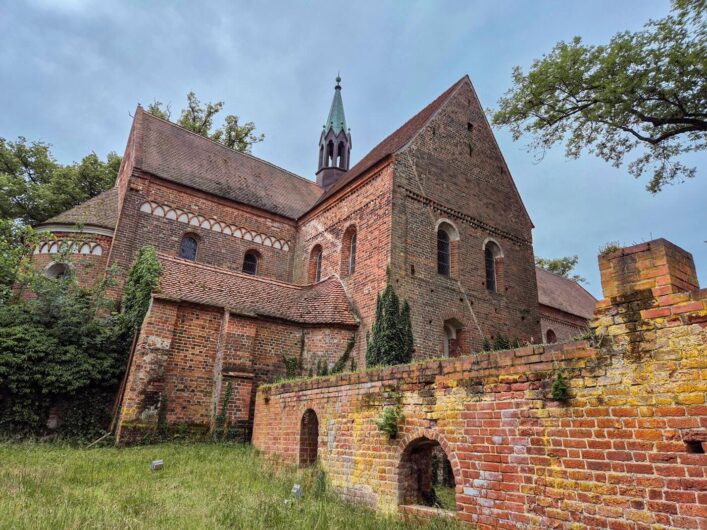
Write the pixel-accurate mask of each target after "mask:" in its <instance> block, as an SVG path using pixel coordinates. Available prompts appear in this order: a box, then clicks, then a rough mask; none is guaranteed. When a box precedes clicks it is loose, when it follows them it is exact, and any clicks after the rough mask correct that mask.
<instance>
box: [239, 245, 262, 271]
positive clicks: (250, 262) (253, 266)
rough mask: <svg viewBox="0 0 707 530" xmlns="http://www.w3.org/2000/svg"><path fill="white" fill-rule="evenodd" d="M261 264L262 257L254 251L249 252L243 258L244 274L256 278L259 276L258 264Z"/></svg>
mask: <svg viewBox="0 0 707 530" xmlns="http://www.w3.org/2000/svg"><path fill="white" fill-rule="evenodd" d="M259 262H260V256H259V255H258V253H257V252H256V251H254V250H249V251H248V252H246V253H245V256H244V257H243V272H245V273H246V274H252V275H253V276H255V275H256V274H258V263H259Z"/></svg>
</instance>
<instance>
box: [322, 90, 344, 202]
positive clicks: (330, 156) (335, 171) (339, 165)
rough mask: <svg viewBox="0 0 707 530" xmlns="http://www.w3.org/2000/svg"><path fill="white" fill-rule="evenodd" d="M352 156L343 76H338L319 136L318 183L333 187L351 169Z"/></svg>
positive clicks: (327, 187)
mask: <svg viewBox="0 0 707 530" xmlns="http://www.w3.org/2000/svg"><path fill="white" fill-rule="evenodd" d="M350 156H351V131H350V130H349V129H348V128H347V127H346V115H345V114H344V102H343V101H342V99H341V77H339V76H336V86H335V87H334V99H333V100H332V101H331V109H329V117H328V118H327V121H326V123H325V124H324V128H323V130H322V134H321V136H320V137H319V166H318V168H317V184H319V185H320V186H322V187H323V188H325V189H329V188H331V187H332V186H333V185H334V184H335V183H336V181H337V180H338V179H339V177H340V176H341V175H343V174H344V173H346V171H347V170H348V169H349V158H350Z"/></svg>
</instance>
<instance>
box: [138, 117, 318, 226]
mask: <svg viewBox="0 0 707 530" xmlns="http://www.w3.org/2000/svg"><path fill="white" fill-rule="evenodd" d="M138 115H139V116H138ZM136 119H140V127H139V129H141V133H140V134H141V141H140V143H139V145H141V152H140V153H139V154H138V157H137V160H136V165H137V166H138V167H140V169H142V170H144V171H146V172H148V173H152V174H153V175H156V176H158V177H161V178H163V179H166V180H171V181H173V182H177V183H179V184H183V185H185V186H189V187H192V188H195V189H198V190H201V191H205V192H207V193H212V194H214V195H218V196H221V197H225V198H227V199H231V200H234V201H238V202H240V203H243V204H247V205H250V206H254V207H256V208H261V209H263V210H267V211H269V212H273V213H276V214H280V215H283V216H285V217H288V218H291V219H296V218H297V217H299V216H300V215H302V214H303V213H304V212H306V211H307V210H308V209H309V208H310V207H312V206H313V205H314V204H315V203H316V202H317V199H319V197H320V196H321V194H322V193H323V190H322V188H320V187H319V186H318V185H317V184H316V183H315V182H312V181H311V180H307V179H305V178H303V177H300V176H297V175H295V174H294V173H290V172H289V171H286V170H284V169H282V168H279V167H277V166H275V165H273V164H270V163H269V162H266V161H264V160H261V159H259V158H256V157H254V156H252V155H249V154H246V153H240V152H238V151H234V150H233V149H229V148H227V147H225V146H223V145H221V144H219V143H217V142H214V141H211V140H209V139H207V138H204V137H203V136H200V135H198V134H195V133H193V132H191V131H188V130H186V129H183V128H182V127H179V126H178V125H175V124H174V123H170V122H168V121H165V120H162V119H160V118H156V117H155V116H152V115H151V114H148V113H147V112H145V111H143V110H142V107H138V111H137V114H136Z"/></svg>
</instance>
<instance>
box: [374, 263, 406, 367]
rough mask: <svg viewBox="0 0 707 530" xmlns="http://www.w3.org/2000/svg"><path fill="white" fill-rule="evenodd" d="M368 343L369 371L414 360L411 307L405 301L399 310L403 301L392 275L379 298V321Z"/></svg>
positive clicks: (376, 320) (377, 319)
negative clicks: (396, 290)
mask: <svg viewBox="0 0 707 530" xmlns="http://www.w3.org/2000/svg"><path fill="white" fill-rule="evenodd" d="M367 342H368V345H367V346H368V348H367V350H366V365H367V366H368V367H369V368H370V367H373V366H390V365H395V364H407V363H409V362H410V361H411V360H412V354H413V335H412V322H411V320H410V305H409V304H408V303H407V300H406V301H405V302H403V305H402V308H401V307H400V299H399V298H398V295H397V293H396V292H395V289H394V288H393V285H392V283H391V281H390V271H388V285H386V287H385V290H384V291H383V294H380V293H379V294H378V297H377V298H376V319H375V322H374V323H373V327H372V328H371V332H370V335H369V336H368V341H367Z"/></svg>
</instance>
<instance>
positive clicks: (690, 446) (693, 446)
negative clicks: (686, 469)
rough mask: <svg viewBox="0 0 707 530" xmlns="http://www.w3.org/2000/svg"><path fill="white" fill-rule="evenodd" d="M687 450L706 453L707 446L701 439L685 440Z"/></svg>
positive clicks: (695, 453)
mask: <svg viewBox="0 0 707 530" xmlns="http://www.w3.org/2000/svg"><path fill="white" fill-rule="evenodd" d="M685 448H686V449H687V452H688V453H690V454H693V455H702V454H704V453H705V447H704V445H702V442H700V441H699V440H689V441H685Z"/></svg>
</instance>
